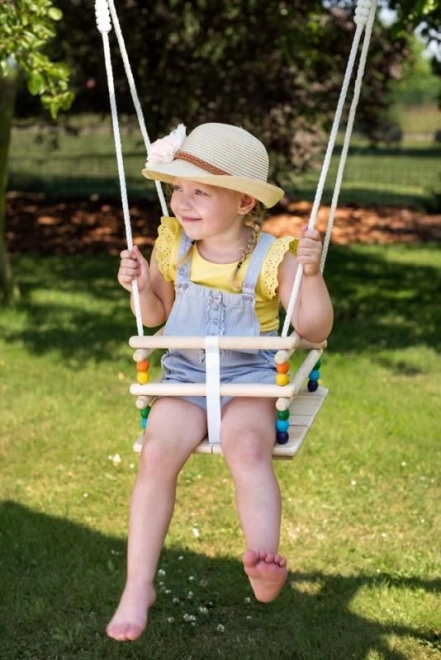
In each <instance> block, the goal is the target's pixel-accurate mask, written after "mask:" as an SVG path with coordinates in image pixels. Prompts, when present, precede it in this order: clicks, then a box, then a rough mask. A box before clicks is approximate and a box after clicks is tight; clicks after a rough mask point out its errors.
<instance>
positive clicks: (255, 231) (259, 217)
mask: <svg viewBox="0 0 441 660" xmlns="http://www.w3.org/2000/svg"><path fill="white" fill-rule="evenodd" d="M264 219H265V206H264V205H263V204H262V202H259V201H257V200H256V204H255V205H254V207H253V208H252V209H251V211H250V212H249V213H247V214H246V216H244V224H245V225H246V226H247V227H250V228H251V230H252V231H251V235H250V238H249V240H248V243H247V244H246V246H245V248H244V251H243V252H242V255H241V257H240V259H239V261H238V262H237V264H236V267H235V269H234V271H233V274H232V276H231V279H230V285H231V288H232V289H233V291H234V292H235V293H239V292H240V291H242V283H241V281H240V279H239V273H240V269H241V268H242V266H243V262H244V261H245V259H246V258H247V257H248V255H249V254H251V253H252V251H253V250H254V248H255V247H256V244H257V241H258V240H259V236H260V234H261V233H262V226H263V221H264ZM195 244H196V241H192V242H191V244H190V246H189V248H188V250H187V251H186V253H185V254H184V255H183V257H182V258H181V259H180V260H179V261H178V263H177V264H176V268H179V267H180V266H182V264H184V263H185V262H186V261H187V259H188V258H189V256H190V254H191V251H192V249H193V246H194V245H195Z"/></svg>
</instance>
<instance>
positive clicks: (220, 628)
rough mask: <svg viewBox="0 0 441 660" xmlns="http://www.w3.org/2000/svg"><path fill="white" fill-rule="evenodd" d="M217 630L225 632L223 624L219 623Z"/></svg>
mask: <svg viewBox="0 0 441 660" xmlns="http://www.w3.org/2000/svg"><path fill="white" fill-rule="evenodd" d="M216 630H217V632H220V633H223V632H225V626H223V625H222V624H221V623H220V624H219V625H218V627H217V628H216Z"/></svg>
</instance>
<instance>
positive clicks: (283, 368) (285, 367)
mask: <svg viewBox="0 0 441 660" xmlns="http://www.w3.org/2000/svg"><path fill="white" fill-rule="evenodd" d="M276 371H277V373H278V374H287V373H288V371H289V362H282V364H276Z"/></svg>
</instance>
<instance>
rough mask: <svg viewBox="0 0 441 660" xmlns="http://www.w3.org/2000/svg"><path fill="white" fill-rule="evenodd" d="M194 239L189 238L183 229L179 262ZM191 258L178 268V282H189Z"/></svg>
mask: <svg viewBox="0 0 441 660" xmlns="http://www.w3.org/2000/svg"><path fill="white" fill-rule="evenodd" d="M191 244H192V241H191V240H190V239H189V238H188V236H187V234H186V233H185V231H184V230H182V233H181V238H180V241H179V249H178V263H179V262H180V261H181V259H182V257H183V256H184V254H185V253H186V252H187V251H188V250H189V249H190V246H191ZM190 267H191V259H190V258H189V259H187V260H186V261H185V263H183V264H182V265H181V266H179V267H178V268H176V284H177V283H178V282H188V280H189V279H190Z"/></svg>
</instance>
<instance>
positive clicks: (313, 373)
mask: <svg viewBox="0 0 441 660" xmlns="http://www.w3.org/2000/svg"><path fill="white" fill-rule="evenodd" d="M308 378H309V380H318V379H319V378H320V371H319V370H318V369H313V370H312V371H310V372H309V376H308Z"/></svg>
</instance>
